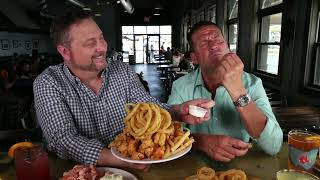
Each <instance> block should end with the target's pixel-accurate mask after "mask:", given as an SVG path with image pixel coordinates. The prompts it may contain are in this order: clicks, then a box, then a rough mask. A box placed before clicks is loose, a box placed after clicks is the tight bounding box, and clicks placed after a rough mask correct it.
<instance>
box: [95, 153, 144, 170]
mask: <svg viewBox="0 0 320 180" xmlns="http://www.w3.org/2000/svg"><path fill="white" fill-rule="evenodd" d="M97 165H100V166H111V167H119V168H132V169H138V170H141V171H144V172H147V171H148V170H149V168H150V165H148V164H134V163H128V162H125V161H122V160H120V159H118V158H116V157H114V156H113V155H112V153H111V151H110V150H109V149H107V148H104V149H103V150H102V151H101V153H100V156H99V158H98V162H97Z"/></svg>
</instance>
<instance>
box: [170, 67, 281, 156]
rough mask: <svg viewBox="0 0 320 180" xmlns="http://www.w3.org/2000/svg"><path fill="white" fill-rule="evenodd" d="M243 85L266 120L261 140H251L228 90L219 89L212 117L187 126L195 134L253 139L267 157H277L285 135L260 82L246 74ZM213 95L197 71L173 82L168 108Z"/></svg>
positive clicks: (199, 71) (221, 87) (245, 139)
mask: <svg viewBox="0 0 320 180" xmlns="http://www.w3.org/2000/svg"><path fill="white" fill-rule="evenodd" d="M242 80H243V83H244V85H245V88H246V89H247V92H248V94H249V95H250V96H251V99H252V100H253V101H254V102H255V104H256V105H257V107H258V108H259V109H260V110H261V111H262V112H263V113H264V114H265V115H266V116H267V124H266V126H265V128H264V130H263V131H262V133H261V134H260V137H259V138H258V139H254V138H253V137H251V136H250V135H249V134H248V132H247V130H246V129H245V127H244V124H243V123H242V120H241V118H240V114H239V112H238V111H237V110H236V108H235V106H234V105H233V101H232V99H231V97H230V95H229V93H228V92H227V90H226V89H225V88H224V87H223V86H220V87H218V89H217V90H216V95H215V98H214V101H215V106H214V107H213V108H212V109H211V117H210V120H209V121H206V122H204V123H202V124H199V125H186V126H187V127H188V128H190V130H191V132H192V133H205V134H214V135H227V136H231V137H234V138H237V139H240V140H243V141H246V142H248V141H249V139H250V138H251V139H253V141H255V142H256V143H257V144H258V146H260V147H261V148H262V149H263V150H264V151H265V152H266V153H268V154H270V155H274V154H276V153H278V152H279V150H280V148H281V145H282V139H283V134H282V130H281V128H280V126H279V124H278V122H277V120H276V118H275V116H274V114H273V112H272V108H271V106H270V102H269V100H268V97H267V95H266V92H265V89H264V88H263V85H262V81H261V79H260V78H258V77H256V76H254V75H253V74H249V73H246V72H244V73H243V76H242ZM211 96H212V94H211V93H210V92H209V91H208V90H207V88H206V87H205V85H204V83H203V79H202V76H201V70H200V69H199V68H198V69H196V70H195V71H193V72H191V73H189V74H187V75H185V76H183V77H181V78H179V79H177V80H176V81H174V82H173V86H172V89H171V95H170V96H169V100H168V104H180V103H183V102H185V101H189V100H192V99H197V98H206V99H211Z"/></svg>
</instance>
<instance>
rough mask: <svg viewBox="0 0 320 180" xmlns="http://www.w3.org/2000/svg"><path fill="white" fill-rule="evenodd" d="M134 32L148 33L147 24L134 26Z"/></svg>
mask: <svg viewBox="0 0 320 180" xmlns="http://www.w3.org/2000/svg"><path fill="white" fill-rule="evenodd" d="M134 34H147V28H146V26H134Z"/></svg>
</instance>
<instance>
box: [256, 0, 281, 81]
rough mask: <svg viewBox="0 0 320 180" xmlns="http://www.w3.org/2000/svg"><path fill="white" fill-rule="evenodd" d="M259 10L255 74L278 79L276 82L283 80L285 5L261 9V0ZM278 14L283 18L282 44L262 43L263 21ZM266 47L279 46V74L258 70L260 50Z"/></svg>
mask: <svg viewBox="0 0 320 180" xmlns="http://www.w3.org/2000/svg"><path fill="white" fill-rule="evenodd" d="M258 7H259V10H258V12H257V16H258V31H257V33H258V34H257V42H256V44H255V59H254V73H255V74H259V75H262V76H265V77H268V78H271V79H273V80H274V79H276V80H280V78H281V72H282V66H283V61H281V59H283V45H282V44H283V43H282V41H283V35H282V33H283V22H284V21H283V10H284V3H283V2H282V3H281V4H277V5H275V6H270V7H267V8H263V9H261V0H259V6H258ZM278 13H282V16H281V38H280V42H262V41H261V37H262V36H261V34H262V33H261V32H262V31H261V30H262V19H263V18H264V17H266V16H271V15H274V14H278ZM265 45H278V46H279V48H280V50H279V62H278V73H277V74H272V73H269V72H266V71H262V70H259V69H258V58H259V54H258V53H259V50H260V47H262V46H265Z"/></svg>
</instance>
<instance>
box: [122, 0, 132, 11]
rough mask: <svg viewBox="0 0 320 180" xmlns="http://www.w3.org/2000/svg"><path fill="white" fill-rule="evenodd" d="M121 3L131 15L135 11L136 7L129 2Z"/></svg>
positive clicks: (127, 0)
mask: <svg viewBox="0 0 320 180" xmlns="http://www.w3.org/2000/svg"><path fill="white" fill-rule="evenodd" d="M120 3H121V4H122V6H123V8H124V9H125V10H126V11H127V12H128V13H129V14H132V13H133V11H134V7H133V6H132V4H131V2H130V1H129V0H120Z"/></svg>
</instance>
